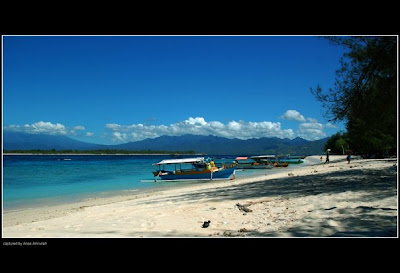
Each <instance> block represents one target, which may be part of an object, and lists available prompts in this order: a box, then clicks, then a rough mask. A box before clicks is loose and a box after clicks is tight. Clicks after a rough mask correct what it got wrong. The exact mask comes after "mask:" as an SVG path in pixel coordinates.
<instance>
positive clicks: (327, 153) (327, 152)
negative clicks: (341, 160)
mask: <svg viewBox="0 0 400 273" xmlns="http://www.w3.org/2000/svg"><path fill="white" fill-rule="evenodd" d="M330 150H331V149H327V150H326V160H325V163H329V151H330Z"/></svg>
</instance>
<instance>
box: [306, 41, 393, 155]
mask: <svg viewBox="0 0 400 273" xmlns="http://www.w3.org/2000/svg"><path fill="white" fill-rule="evenodd" d="M327 39H329V41H330V42H331V43H332V44H334V45H339V46H343V47H345V48H346V49H347V51H346V53H344V54H343V56H342V58H341V60H340V63H341V67H340V69H338V70H337V71H336V79H335V84H334V87H333V88H331V89H329V90H328V91H326V90H325V91H324V90H322V88H321V87H320V86H319V85H318V86H317V87H316V88H315V89H311V92H312V93H313V94H314V95H315V97H316V98H317V100H319V101H320V102H322V106H323V108H324V110H325V113H324V116H325V117H326V118H327V119H328V120H329V121H333V122H335V121H345V122H346V129H347V132H348V134H347V138H348V143H347V144H348V145H349V146H350V147H351V149H352V150H353V151H357V152H358V153H360V154H386V153H391V154H393V153H395V152H396V148H397V147H396V143H397V142H396V141H397V36H367V37H365V36H357V37H327Z"/></svg>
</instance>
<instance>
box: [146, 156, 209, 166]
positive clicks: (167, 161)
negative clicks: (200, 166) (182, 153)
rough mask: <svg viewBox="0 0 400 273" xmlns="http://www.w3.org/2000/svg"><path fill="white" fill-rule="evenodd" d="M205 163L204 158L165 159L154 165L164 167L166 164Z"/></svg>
mask: <svg viewBox="0 0 400 273" xmlns="http://www.w3.org/2000/svg"><path fill="white" fill-rule="evenodd" d="M201 162H204V157H195V158H179V159H164V160H162V161H160V162H158V163H154V164H153V165H164V164H182V163H201Z"/></svg>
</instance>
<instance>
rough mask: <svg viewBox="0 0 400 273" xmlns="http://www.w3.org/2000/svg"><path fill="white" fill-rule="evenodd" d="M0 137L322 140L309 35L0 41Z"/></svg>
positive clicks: (323, 123) (314, 46)
mask: <svg viewBox="0 0 400 273" xmlns="http://www.w3.org/2000/svg"><path fill="white" fill-rule="evenodd" d="M2 39H3V58H2V60H3V130H12V131H21V132H28V133H47V134H55V135H57V134H58V135H66V136H69V137H72V138H74V139H78V140H81V141H86V142H93V143H102V144H118V143H125V142H129V141H137V140H142V139H145V138H154V137H158V136H161V135H182V134H187V133H191V134H202V135H210V134H211V135H217V136H223V137H228V138H234V137H237V138H241V139H248V138H258V137H273V136H276V137H279V138H290V139H292V138H295V137H298V136H299V137H302V138H305V139H308V140H316V139H321V138H324V137H327V136H330V135H332V134H334V133H336V132H338V131H340V130H344V125H343V124H341V123H338V124H330V123H328V121H327V120H326V119H324V118H323V117H322V114H321V113H322V109H321V104H320V103H319V102H317V101H316V99H315V97H314V96H313V95H312V94H311V92H310V88H311V87H313V88H315V87H316V86H317V85H318V84H319V85H321V87H322V88H324V89H328V88H332V87H333V85H334V79H335V70H336V69H338V68H339V66H340V63H339V59H340V57H341V56H342V54H343V49H342V48H340V47H336V46H333V45H330V44H329V42H328V41H327V40H325V39H321V38H320V37H317V36H3V37H2Z"/></svg>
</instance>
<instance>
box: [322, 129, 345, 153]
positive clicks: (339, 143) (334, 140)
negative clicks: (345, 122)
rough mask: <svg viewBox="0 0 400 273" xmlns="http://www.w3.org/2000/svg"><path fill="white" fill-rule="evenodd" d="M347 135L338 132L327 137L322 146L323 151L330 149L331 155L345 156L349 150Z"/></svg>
mask: <svg viewBox="0 0 400 273" xmlns="http://www.w3.org/2000/svg"><path fill="white" fill-rule="evenodd" d="M348 141H349V140H348V136H347V133H341V132H338V133H336V134H334V135H332V136H331V137H329V138H328V139H327V141H326V143H325V145H324V150H325V151H326V150H327V149H331V153H332V154H345V153H346V152H347V150H348V149H349V143H348Z"/></svg>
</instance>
